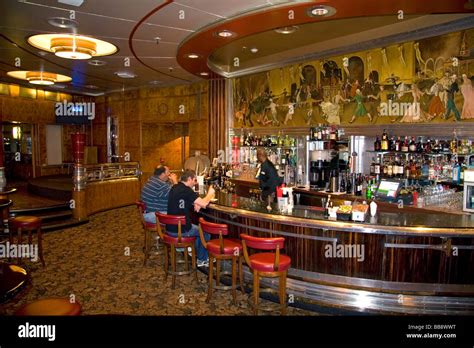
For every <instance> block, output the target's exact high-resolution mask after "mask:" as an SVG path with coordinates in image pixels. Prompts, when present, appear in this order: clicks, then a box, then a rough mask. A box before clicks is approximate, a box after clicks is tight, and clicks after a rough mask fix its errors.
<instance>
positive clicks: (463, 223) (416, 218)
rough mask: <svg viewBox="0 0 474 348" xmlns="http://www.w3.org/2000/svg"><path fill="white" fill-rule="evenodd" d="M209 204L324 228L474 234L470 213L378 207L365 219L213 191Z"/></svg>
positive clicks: (465, 235)
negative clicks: (281, 206)
mask: <svg viewBox="0 0 474 348" xmlns="http://www.w3.org/2000/svg"><path fill="white" fill-rule="evenodd" d="M209 208H211V209H215V210H221V211H225V212H227V213H232V212H233V213H235V214H238V215H245V216H249V217H254V218H258V219H262V220H277V221H279V222H281V223H287V224H292V225H300V226H308V227H314V228H324V229H338V230H359V231H360V232H367V233H377V232H381V233H389V234H420V233H422V234H426V235H447V236H457V237H472V236H474V216H473V215H452V214H440V213H439V214H432V213H427V212H414V211H404V210H403V209H400V211H393V212H387V211H378V212H377V214H376V216H374V217H372V216H370V214H369V213H368V214H367V216H366V219H365V221H364V222H356V221H340V220H334V219H332V220H331V219H328V218H327V217H325V216H324V212H323V210H322V208H321V207H312V206H303V205H299V206H298V205H295V206H294V208H293V210H292V211H291V212H289V211H280V210H279V208H278V205H277V204H276V203H272V209H271V210H267V207H266V203H264V202H261V201H259V200H257V199H255V198H245V197H240V196H238V195H236V194H231V193H224V192H216V198H215V200H214V201H213V202H212V203H211V204H210V206H209Z"/></svg>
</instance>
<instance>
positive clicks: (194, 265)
mask: <svg viewBox="0 0 474 348" xmlns="http://www.w3.org/2000/svg"><path fill="white" fill-rule="evenodd" d="M191 254H192V256H191V258H192V264H193V271H194V272H193V273H194V279H196V283H198V284H199V280H198V275H197V266H196V248H195V246H194V243H193V244H191Z"/></svg>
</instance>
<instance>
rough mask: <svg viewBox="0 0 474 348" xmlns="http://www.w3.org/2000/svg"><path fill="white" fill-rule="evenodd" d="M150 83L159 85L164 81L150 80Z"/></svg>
mask: <svg viewBox="0 0 474 348" xmlns="http://www.w3.org/2000/svg"><path fill="white" fill-rule="evenodd" d="M148 83H149V84H150V85H159V84H160V83H162V82H161V81H159V80H152V81H150V82H148Z"/></svg>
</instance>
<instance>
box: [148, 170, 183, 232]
mask: <svg viewBox="0 0 474 348" xmlns="http://www.w3.org/2000/svg"><path fill="white" fill-rule="evenodd" d="M177 183H178V177H177V176H176V174H174V173H173V174H171V173H170V169H169V168H168V167H167V166H159V167H157V168H156V169H155V172H154V175H153V176H151V177H150V179H148V182H147V183H146V184H145V185H144V186H143V189H142V194H141V200H142V201H143V203H145V206H146V213H145V214H144V215H143V217H144V218H145V221H146V222H151V223H156V215H155V212H157V211H158V212H160V213H162V214H166V211H167V209H168V195H169V192H170V190H171V186H173V185H174V184H177Z"/></svg>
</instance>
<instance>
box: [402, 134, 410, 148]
mask: <svg viewBox="0 0 474 348" xmlns="http://www.w3.org/2000/svg"><path fill="white" fill-rule="evenodd" d="M401 150H402V152H408V137H407V136H406V135H405V141H404V142H403V144H402V147H401Z"/></svg>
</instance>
